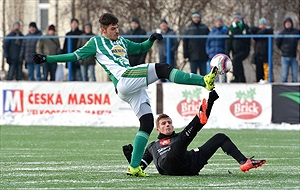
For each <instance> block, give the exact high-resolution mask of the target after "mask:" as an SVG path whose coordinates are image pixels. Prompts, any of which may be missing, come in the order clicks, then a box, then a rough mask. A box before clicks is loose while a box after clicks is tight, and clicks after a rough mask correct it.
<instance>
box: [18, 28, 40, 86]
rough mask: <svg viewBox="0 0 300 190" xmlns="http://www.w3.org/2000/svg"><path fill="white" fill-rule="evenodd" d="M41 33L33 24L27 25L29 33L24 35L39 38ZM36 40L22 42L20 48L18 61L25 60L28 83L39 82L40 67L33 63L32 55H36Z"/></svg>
mask: <svg viewBox="0 0 300 190" xmlns="http://www.w3.org/2000/svg"><path fill="white" fill-rule="evenodd" d="M41 35H42V32H41V31H40V30H39V29H38V28H37V26H36V23H35V22H31V23H30V24H29V33H28V34H27V35H26V36H28V37H35V36H41ZM37 42H38V38H29V39H25V40H23V43H22V48H21V52H20V61H21V62H23V60H25V67H26V68H27V69H28V78H29V80H30V81H35V80H37V81H41V80H42V75H41V66H40V65H36V64H34V62H33V59H32V55H33V54H36V44H37Z"/></svg>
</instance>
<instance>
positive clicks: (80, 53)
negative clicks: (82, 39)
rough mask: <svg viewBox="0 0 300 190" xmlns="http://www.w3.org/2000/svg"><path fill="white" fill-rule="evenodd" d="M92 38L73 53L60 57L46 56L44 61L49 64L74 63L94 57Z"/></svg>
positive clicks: (94, 49) (94, 46)
mask: <svg viewBox="0 0 300 190" xmlns="http://www.w3.org/2000/svg"><path fill="white" fill-rule="evenodd" d="M94 39H95V38H94V37H93V38H91V39H90V40H89V41H88V42H87V43H86V44H85V45H84V46H82V47H81V48H79V49H77V50H75V51H74V52H73V53H66V54H60V55H47V56H46V61H47V62H49V63H53V62H74V61H77V60H79V59H85V58H87V57H91V56H95V54H96V45H95V41H94Z"/></svg>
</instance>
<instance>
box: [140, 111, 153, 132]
mask: <svg viewBox="0 0 300 190" xmlns="http://www.w3.org/2000/svg"><path fill="white" fill-rule="evenodd" d="M153 127H154V118H153V114H152V113H147V114H145V115H142V116H141V117H140V130H141V131H145V132H146V133H148V134H149V135H150V134H151V132H152V130H153Z"/></svg>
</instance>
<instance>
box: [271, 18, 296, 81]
mask: <svg viewBox="0 0 300 190" xmlns="http://www.w3.org/2000/svg"><path fill="white" fill-rule="evenodd" d="M283 26H284V29H283V30H282V31H281V32H280V33H279V35H299V34H300V32H299V30H298V29H296V28H294V23H293V20H292V19H291V17H287V18H286V19H284V21H283ZM298 41H299V38H278V39H277V40H276V45H277V47H278V48H279V49H280V50H281V67H282V68H281V69H282V70H281V82H287V81H288V75H289V68H290V67H291V69H292V82H298V68H299V64H298V61H297V46H298Z"/></svg>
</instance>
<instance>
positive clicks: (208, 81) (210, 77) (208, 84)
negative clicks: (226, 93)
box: [204, 66, 218, 91]
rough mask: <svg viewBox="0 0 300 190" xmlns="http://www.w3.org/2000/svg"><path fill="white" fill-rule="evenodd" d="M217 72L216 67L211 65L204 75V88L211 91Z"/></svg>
mask: <svg viewBox="0 0 300 190" xmlns="http://www.w3.org/2000/svg"><path fill="white" fill-rule="evenodd" d="M217 74H218V67H216V66H215V67H213V68H212V69H211V71H210V73H208V74H207V75H205V76H204V83H205V88H206V89H207V90H209V91H211V90H212V89H213V88H214V87H215V83H214V82H215V78H216V76H217Z"/></svg>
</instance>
